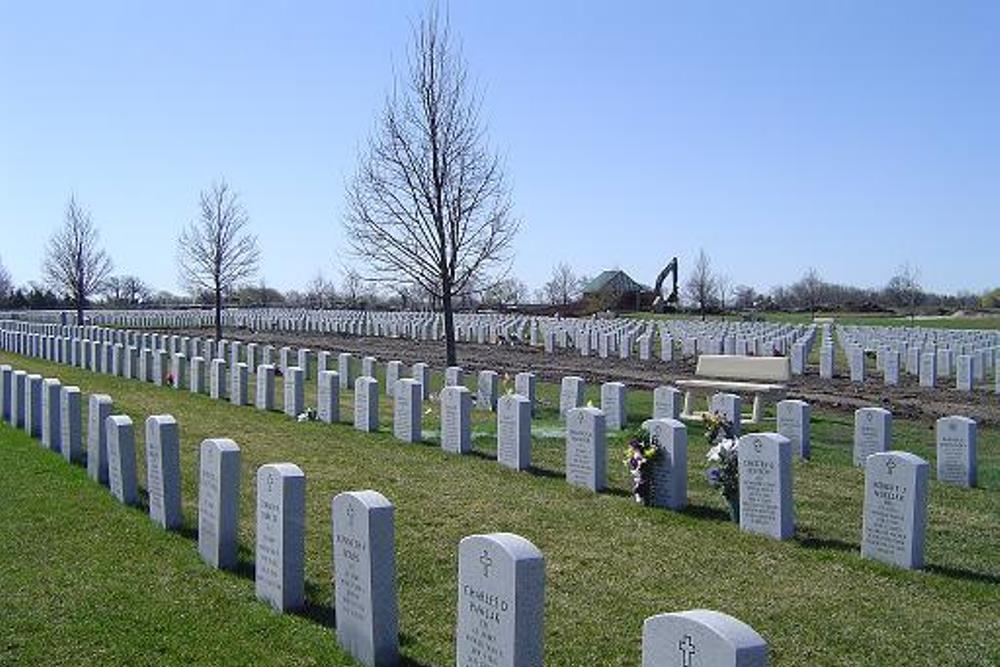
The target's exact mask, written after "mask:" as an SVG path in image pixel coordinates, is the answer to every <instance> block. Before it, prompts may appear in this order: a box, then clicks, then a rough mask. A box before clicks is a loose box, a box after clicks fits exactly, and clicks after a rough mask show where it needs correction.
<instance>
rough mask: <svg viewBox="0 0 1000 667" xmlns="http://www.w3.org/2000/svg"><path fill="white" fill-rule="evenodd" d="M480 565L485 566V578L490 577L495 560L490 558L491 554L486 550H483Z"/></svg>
mask: <svg viewBox="0 0 1000 667" xmlns="http://www.w3.org/2000/svg"><path fill="white" fill-rule="evenodd" d="M479 563H480V564H481V565H482V566H483V577H484V578H487V577H489V576H490V568H491V567H492V566H493V559H492V558H490V554H489V552H488V551H486V550H485V549H483V555H482V556H480V557H479Z"/></svg>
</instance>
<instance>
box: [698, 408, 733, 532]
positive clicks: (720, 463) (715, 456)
mask: <svg viewBox="0 0 1000 667" xmlns="http://www.w3.org/2000/svg"><path fill="white" fill-rule="evenodd" d="M702 419H703V420H704V422H705V438H706V439H707V440H708V444H709V445H711V448H710V449H709V450H708V455H707V458H708V460H709V461H710V462H711V465H709V468H708V472H707V473H706V476H707V477H708V483H709V484H710V485H711V486H712V487H713V488H716V489H719V491H720V492H721V493H722V497H723V498H725V499H726V501H727V502H728V503H729V512H730V514H731V515H732V519H733V521H739V513H740V510H739V508H740V464H739V441H738V440H737V439H736V435H735V434H734V433H733V424H732V422H730V421H728V420H727V419H726V417H725V415H722V414H720V413H718V412H711V413H707V414H705V415H704V416H703V417H702Z"/></svg>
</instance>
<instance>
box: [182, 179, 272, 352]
mask: <svg viewBox="0 0 1000 667" xmlns="http://www.w3.org/2000/svg"><path fill="white" fill-rule="evenodd" d="M198 209H199V214H198V218H197V220H195V221H194V222H192V223H191V224H190V225H188V227H187V228H186V229H184V231H183V232H181V235H180V238H179V239H178V240H177V263H178V267H179V269H180V282H181V285H182V286H184V287H185V288H186V289H187V290H188V291H190V292H191V293H192V294H195V295H198V294H200V293H203V292H211V293H212V295H213V296H214V300H215V335H216V337H217V338H221V337H222V297H223V295H224V294H229V293H230V292H232V291H233V290H235V289H236V288H237V287H238V286H239V285H240V284H241V283H244V282H246V281H248V280H250V279H251V278H253V277H254V275H255V274H256V273H257V268H258V265H259V263H260V251H259V249H258V247H257V237H256V236H254V235H252V234H250V233H248V232H247V231H246V229H247V226H248V225H249V224H250V218H249V216H248V215H247V212H246V210H245V209H244V208H243V205H242V204H241V203H240V201H239V196H238V195H237V193H236V192H234V191H233V190H232V189H231V188H230V187H229V185H228V184H227V183H226V182H225V180H222V181H219V182H216V183H213V184H212V187H211V188H210V189H208V190H203V191H202V192H201V194H200V195H199V201H198Z"/></svg>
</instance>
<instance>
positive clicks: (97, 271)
mask: <svg viewBox="0 0 1000 667" xmlns="http://www.w3.org/2000/svg"><path fill="white" fill-rule="evenodd" d="M99 240H100V235H99V234H98V233H97V228H96V227H94V223H93V221H92V220H91V218H90V213H89V212H88V211H87V210H85V209H84V208H83V207H82V206H80V205H79V204H78V203H77V201H76V197H74V196H70V198H69V201H68V202H67V204H66V215H65V219H64V221H63V226H62V228H61V229H59V230H58V231H57V232H56V233H55V234H53V235H52V238H50V239H49V244H48V246H47V247H46V250H45V259H44V260H43V262H42V274H43V275H44V277H45V282H46V283H47V284H48V285H49V287H51V288H52V289H53V290H54V291H55V292H58V293H61V294H63V295H64V296H65V297H66V298H67V299H69V300H70V301H72V302H73V304H74V306H75V307H76V317H77V321H78V322H82V321H83V310H84V308H85V307H86V305H87V302H88V300H89V299H90V297H91V296H93V295H94V294H96V293H97V292H98V291H99V290H100V289H101V287H102V285H103V284H104V281H105V280H107V278H108V276H109V274H110V273H111V266H112V265H111V258H109V257H108V255H107V253H105V252H104V250H103V249H102V248H101V247H100V246H99V245H98V242H99Z"/></svg>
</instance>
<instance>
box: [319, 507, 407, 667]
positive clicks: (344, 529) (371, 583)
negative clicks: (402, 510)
mask: <svg viewBox="0 0 1000 667" xmlns="http://www.w3.org/2000/svg"><path fill="white" fill-rule="evenodd" d="M394 513H395V511H394V509H393V506H392V503H390V502H389V500H388V499H386V497H385V496H383V495H382V494H381V493H378V492H377V491H348V492H345V493H340V494H338V495H336V496H335V497H334V498H333V502H332V503H331V515H332V518H333V522H332V523H333V571H334V606H335V607H336V615H337V616H336V618H337V641H338V643H339V644H340V645H341V646H342V647H343V648H344V649H345V650H346V651H347V652H348V653H350V654H351V655H352V656H354V658H355V659H356V660H357V661H358V662H360V663H362V664H364V665H368V666H369V667H383V666H385V667H390V666H392V665H395V664H397V663H398V661H399V610H398V602H397V595H396V544H395V519H394Z"/></svg>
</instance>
